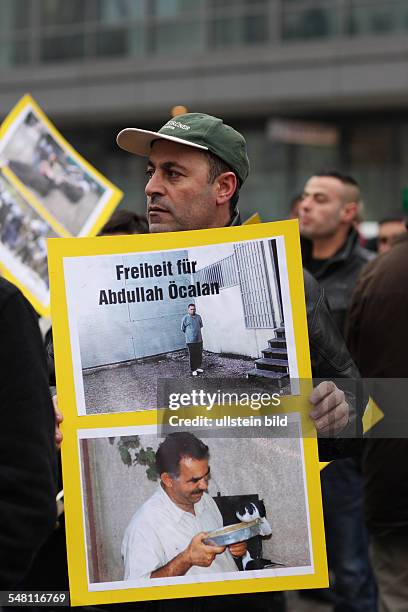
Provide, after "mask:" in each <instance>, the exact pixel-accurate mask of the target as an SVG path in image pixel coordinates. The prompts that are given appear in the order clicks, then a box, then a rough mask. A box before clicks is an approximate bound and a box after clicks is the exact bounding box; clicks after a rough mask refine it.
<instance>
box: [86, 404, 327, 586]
mask: <svg viewBox="0 0 408 612" xmlns="http://www.w3.org/2000/svg"><path fill="white" fill-rule="evenodd" d="M290 420H291V422H290V423H289V424H288V436H287V437H286V438H278V439H277V438H267V439H266V438H253V437H252V438H239V439H237V438H235V437H231V433H230V432H228V431H227V430H225V437H217V438H214V437H206V436H205V433H206V432H205V431H200V432H198V433H197V434H194V433H191V432H189V431H178V432H175V433H171V434H169V435H168V436H167V437H165V438H160V437H158V435H157V429H156V428H155V427H154V426H138V427H126V428H123V427H122V428H118V427H115V428H110V429H95V430H79V431H78V438H79V440H78V442H79V453H80V463H81V488H82V509H83V516H84V531H85V540H86V542H85V547H86V558H87V573H88V576H87V578H88V589H89V591H103V590H114V589H130V588H138V587H154V586H162V585H175V584H189V585H190V584H192V583H203V582H208V583H210V582H211V583H214V582H217V581H223V582H225V581H231V580H248V579H256V578H269V579H271V581H270V588H269V590H275V589H279V578H282V577H285V576H306V575H310V574H314V573H315V568H314V561H313V550H312V533H311V525H310V514H309V506H310V504H309V499H308V491H307V484H306V483H307V478H306V473H307V470H306V463H305V453H304V447H303V445H304V442H303V440H302V438H301V437H300V436H299V432H300V424H299V420H298V415H297V414H294V415H291V418H290ZM292 434H293V435H292ZM275 582H276V585H275V584H274V583H275ZM209 586H210V585H209ZM248 590H250V591H253V590H254V588H250V589H248ZM231 592H233V591H231Z"/></svg>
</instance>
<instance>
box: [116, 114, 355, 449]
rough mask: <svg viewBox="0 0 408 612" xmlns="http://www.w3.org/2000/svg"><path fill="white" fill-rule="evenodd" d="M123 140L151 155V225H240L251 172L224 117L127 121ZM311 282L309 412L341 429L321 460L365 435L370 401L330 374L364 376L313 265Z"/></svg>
mask: <svg viewBox="0 0 408 612" xmlns="http://www.w3.org/2000/svg"><path fill="white" fill-rule="evenodd" d="M117 142H118V144H119V146H120V147H121V148H122V149H124V150H126V151H129V152H130V153H134V154H137V155H141V156H145V157H147V158H148V162H147V169H146V174H147V177H148V182H147V185H146V189H145V191H146V195H147V215H148V222H149V230H150V232H176V231H184V230H193V229H210V228H216V227H226V226H233V225H239V224H240V216H239V210H238V207H237V203H238V198H239V190H240V188H241V186H242V184H243V183H244V182H245V180H246V178H247V176H248V173H249V160H248V156H247V150H246V142H245V139H244V137H243V136H242V135H241V134H240V133H239V132H237V131H236V130H234V129H233V128H232V127H230V126H228V125H226V124H225V123H224V122H223V121H222V119H219V118H217V117H212V116H210V115H206V114H203V113H187V114H185V115H179V116H177V117H176V118H174V119H170V120H169V121H168V122H167V123H166V124H165V125H164V126H163V127H162V128H161V129H160V130H159V131H158V132H151V131H147V130H141V129H137V128H126V129H124V130H122V131H121V132H120V133H119V135H118V137H117ZM304 281H305V294H306V310H307V318H308V328H309V344H310V357H311V365H312V373H313V376H314V377H317V378H321V379H323V380H324V381H323V382H321V383H320V384H318V385H317V386H316V387H315V389H314V391H313V393H312V395H311V397H310V402H311V412H310V416H311V418H312V419H313V420H314V422H315V425H316V429H317V431H318V433H319V434H329V435H331V436H335V437H332V438H330V439H327V438H321V439H320V440H319V453H320V459H321V461H327V460H331V459H335V458H337V457H342V456H346V455H347V454H349V453H350V452H353V451H354V449H355V446H354V444H353V442H354V441H353V440H351V439H347V437H350V436H359V435H361V432H362V422H361V417H362V412H363V409H364V407H365V406H364V404H365V402H364V399H363V400H360V402H357V401H356V398H355V396H354V395H353V394H352V393H348V392H346V393H347V395H346V394H345V392H344V391H343V390H341V389H339V388H338V386H337V385H336V384H335V382H334V381H333V380H330V379H340V378H346V379H350V378H351V379H357V378H358V377H359V373H358V371H357V369H356V367H355V365H354V363H353V361H352V359H351V357H350V355H349V353H348V351H347V348H346V346H345V344H344V341H343V339H342V337H341V334H340V332H339V331H338V329H337V327H336V325H335V323H334V321H333V320H332V317H331V315H330V312H329V309H328V306H327V302H326V300H325V298H324V295H323V292H322V290H321V288H320V287H319V285H318V283H317V282H316V281H315V280H314V279H313V277H312V276H311V275H310V274H309V273H308V272H304ZM336 382H338V381H336ZM340 436H342V437H340Z"/></svg>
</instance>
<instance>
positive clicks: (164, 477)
mask: <svg viewBox="0 0 408 612" xmlns="http://www.w3.org/2000/svg"><path fill="white" fill-rule="evenodd" d="M160 480H161V481H162V483H163V484H164V486H165V487H167V488H168V489H171V488H172V486H173V478H172V477H171V476H170V474H169V473H168V472H163V473H162V474H160Z"/></svg>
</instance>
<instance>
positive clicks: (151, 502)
mask: <svg viewBox="0 0 408 612" xmlns="http://www.w3.org/2000/svg"><path fill="white" fill-rule="evenodd" d="M160 510H161V503H160V495H159V492H158V491H156V492H155V493H153V494H152V495H151V496H150V497H149V498H148V499H147V500H146V501H145V502H144V503H143V504H142V505H141V506H140V508H138V509H137V510H136V512H135V513H134V515H133V516H132V518H131V520H130V523H129V528H132V527H133V528H136V527H140V526H142V525H150V524H151V523H152V524H154V523H155V521H156V520H157V513H158V512H160Z"/></svg>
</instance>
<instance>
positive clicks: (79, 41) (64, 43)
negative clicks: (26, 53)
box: [40, 34, 85, 62]
mask: <svg viewBox="0 0 408 612" xmlns="http://www.w3.org/2000/svg"><path fill="white" fill-rule="evenodd" d="M84 50H85V36H84V34H73V35H69V36H47V37H44V38H43V39H42V40H41V50H40V53H41V59H42V60H43V61H44V62H49V61H57V62H59V61H70V60H74V59H79V58H82V57H84Z"/></svg>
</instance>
